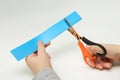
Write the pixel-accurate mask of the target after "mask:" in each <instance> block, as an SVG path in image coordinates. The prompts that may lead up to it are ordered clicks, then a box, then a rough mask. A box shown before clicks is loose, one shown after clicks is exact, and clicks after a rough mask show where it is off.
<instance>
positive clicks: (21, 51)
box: [11, 11, 81, 61]
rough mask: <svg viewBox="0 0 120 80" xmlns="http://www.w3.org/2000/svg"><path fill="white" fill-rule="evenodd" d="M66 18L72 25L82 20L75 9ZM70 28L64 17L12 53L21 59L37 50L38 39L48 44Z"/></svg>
mask: <svg viewBox="0 0 120 80" xmlns="http://www.w3.org/2000/svg"><path fill="white" fill-rule="evenodd" d="M66 19H67V20H68V21H69V23H70V24H71V25H74V24H75V23H77V22H78V21H80V20H81V17H80V16H79V15H78V14H77V12H75V11H74V12H73V13H71V14H70V15H68V16H67V17H66ZM68 28H69V25H68V24H67V23H66V21H65V20H64V19H62V20H60V21H59V22H57V23H56V24H54V25H53V26H51V27H50V28H48V29H47V30H46V31H44V32H43V33H41V34H39V35H38V36H36V37H35V38H33V39H31V40H30V41H28V42H26V43H24V44H22V45H21V46H18V47H17V48H15V49H13V50H11V53H12V54H13V55H14V57H15V58H16V59H17V60H18V61H19V60H21V59H23V58H24V57H26V56H28V55H29V54H31V53H33V52H35V51H36V50H37V43H38V41H43V42H44V44H47V43H48V42H50V41H51V40H52V39H54V38H55V37H57V36H58V35H59V34H61V33H62V32H64V31H65V30H67V29H68Z"/></svg>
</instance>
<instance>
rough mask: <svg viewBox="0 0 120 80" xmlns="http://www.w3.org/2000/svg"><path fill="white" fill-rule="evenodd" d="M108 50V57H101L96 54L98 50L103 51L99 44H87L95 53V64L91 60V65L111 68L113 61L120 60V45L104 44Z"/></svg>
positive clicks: (99, 67)
mask: <svg viewBox="0 0 120 80" xmlns="http://www.w3.org/2000/svg"><path fill="white" fill-rule="evenodd" d="M103 46H104V47H105V48H106V50H107V55H106V57H99V56H97V55H96V53H97V52H99V53H102V51H101V49H100V48H99V47H97V46H86V48H87V50H88V51H89V52H90V53H91V54H92V55H93V57H94V59H95V64H93V63H92V62H91V61H90V60H88V63H89V65H90V66H91V67H93V68H97V69H100V70H102V69H110V68H111V67H112V64H113V63H116V62H120V45H110V44H104V45H103Z"/></svg>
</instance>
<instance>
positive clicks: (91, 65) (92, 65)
mask: <svg viewBox="0 0 120 80" xmlns="http://www.w3.org/2000/svg"><path fill="white" fill-rule="evenodd" d="M86 61H87V63H88V65H89V66H90V67H92V68H95V63H94V62H93V61H91V60H90V59H89V58H86Z"/></svg>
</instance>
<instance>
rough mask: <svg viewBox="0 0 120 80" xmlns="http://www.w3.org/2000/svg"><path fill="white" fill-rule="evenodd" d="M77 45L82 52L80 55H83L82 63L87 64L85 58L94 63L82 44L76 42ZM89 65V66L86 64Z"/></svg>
mask: <svg viewBox="0 0 120 80" xmlns="http://www.w3.org/2000/svg"><path fill="white" fill-rule="evenodd" d="M78 45H79V47H80V49H81V51H82V54H83V58H84V61H85V62H86V64H88V62H87V60H86V59H87V58H89V59H90V60H91V61H92V62H94V63H95V60H94V58H93V57H92V55H91V54H90V53H89V52H88V51H87V50H86V48H85V46H84V45H83V43H82V42H81V41H78ZM88 65H89V64H88Z"/></svg>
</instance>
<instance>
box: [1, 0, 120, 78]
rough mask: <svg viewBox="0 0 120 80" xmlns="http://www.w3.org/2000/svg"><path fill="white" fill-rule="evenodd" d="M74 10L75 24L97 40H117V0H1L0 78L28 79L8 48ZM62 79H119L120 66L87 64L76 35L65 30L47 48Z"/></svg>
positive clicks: (119, 7)
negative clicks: (107, 67) (99, 67)
mask: <svg viewBox="0 0 120 80" xmlns="http://www.w3.org/2000/svg"><path fill="white" fill-rule="evenodd" d="M73 11H77V12H78V13H79V14H80V15H81V17H82V18H83V20H82V21H80V22H79V23H77V24H76V25H75V26H74V28H75V29H76V30H77V31H78V32H79V33H80V34H81V35H83V36H86V37H87V38H88V39H90V40H92V41H95V42H100V43H112V44H119V43H120V37H119V34H120V31H119V29H120V28H119V26H120V1H119V0H0V80H31V79H32V78H33V77H34V75H33V74H32V73H31V71H30V70H29V69H28V68H27V66H26V64H25V61H24V59H23V60H21V61H19V62H18V61H17V60H16V59H15V58H14V57H13V56H12V54H11V53H10V50H12V49H13V48H15V47H17V46H19V45H21V44H23V43H24V42H26V41H28V40H30V39H32V38H33V37H35V36H36V35H38V34H40V33H41V32H43V31H44V30H46V29H47V28H49V27H50V26H52V25H53V24H55V23H56V22H58V21H59V20H61V19H63V18H64V17H65V16H67V15H68V14H70V13H71V12H73ZM47 52H48V53H49V54H50V56H51V61H52V65H53V68H54V70H55V71H56V73H57V74H58V75H59V77H60V78H61V80H88V79H89V80H120V66H115V67H113V68H112V69H111V70H103V71H99V70H96V69H92V68H90V67H88V66H87V65H86V64H85V63H84V61H83V58H82V54H81V51H80V49H79V47H78V45H77V41H76V39H74V38H73V36H71V34H70V33H69V32H68V31H65V32H64V33H62V34H61V35H60V36H58V37H57V38H55V39H54V40H52V41H51V46H50V47H48V48H47Z"/></svg>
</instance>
